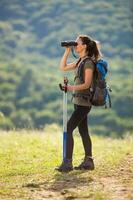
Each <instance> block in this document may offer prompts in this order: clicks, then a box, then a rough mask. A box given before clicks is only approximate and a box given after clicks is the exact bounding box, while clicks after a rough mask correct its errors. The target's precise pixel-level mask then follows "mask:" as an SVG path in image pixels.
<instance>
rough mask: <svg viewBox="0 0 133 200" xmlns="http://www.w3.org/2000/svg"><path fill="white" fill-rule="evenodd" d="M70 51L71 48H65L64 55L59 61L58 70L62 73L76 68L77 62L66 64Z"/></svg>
mask: <svg viewBox="0 0 133 200" xmlns="http://www.w3.org/2000/svg"><path fill="white" fill-rule="evenodd" d="M70 51H71V48H69V47H67V48H66V50H65V53H64V55H63V57H62V59H61V61H60V70H62V71H68V70H72V69H74V68H75V67H76V63H77V61H75V62H73V63H70V64H67V59H68V56H69V54H70Z"/></svg>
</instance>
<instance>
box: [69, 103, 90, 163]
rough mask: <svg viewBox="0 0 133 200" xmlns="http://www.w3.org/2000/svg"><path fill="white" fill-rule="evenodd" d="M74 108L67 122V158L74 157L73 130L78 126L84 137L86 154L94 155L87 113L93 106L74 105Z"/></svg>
mask: <svg viewBox="0 0 133 200" xmlns="http://www.w3.org/2000/svg"><path fill="white" fill-rule="evenodd" d="M74 109H75V110H74V112H73V114H72V116H71V117H70V119H69V121H68V123H67V134H68V135H67V148H66V158H67V159H72V154H73V146H74V140H73V131H74V129H75V128H76V127H78V129H79V133H80V136H81V138H82V142H83V146H84V151H85V155H86V156H92V142H91V138H90V135H89V131H88V125H87V114H88V113H89V112H90V110H91V107H89V106H79V105H74Z"/></svg>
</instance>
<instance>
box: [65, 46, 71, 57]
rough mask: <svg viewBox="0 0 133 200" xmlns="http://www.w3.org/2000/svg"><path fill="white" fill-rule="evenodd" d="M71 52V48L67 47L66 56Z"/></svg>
mask: <svg viewBox="0 0 133 200" xmlns="http://www.w3.org/2000/svg"><path fill="white" fill-rule="evenodd" d="M70 52H71V47H66V48H65V54H66V55H69V54H70Z"/></svg>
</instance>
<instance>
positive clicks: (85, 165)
mask: <svg viewBox="0 0 133 200" xmlns="http://www.w3.org/2000/svg"><path fill="white" fill-rule="evenodd" d="M94 168H95V166H94V162H93V158H92V157H90V156H85V158H84V161H83V162H82V163H81V164H80V165H79V166H77V167H74V169H75V170H94Z"/></svg>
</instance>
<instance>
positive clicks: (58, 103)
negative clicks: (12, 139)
mask: <svg viewBox="0 0 133 200" xmlns="http://www.w3.org/2000/svg"><path fill="white" fill-rule="evenodd" d="M132 11H133V3H132V1H130V0H127V1H124V0H121V1H120V0H112V1H106V0H94V1H87V0H72V1H69V0H68V1H61V0H56V1H54V0H49V1H44V0H37V1H35V0H32V1H31V0H23V1H22V0H11V1H8V0H0V70H1V72H0V111H1V115H0V116H1V117H0V127H1V128H11V127H14V126H15V127H20V128H22V127H29V128H31V127H35V128H40V127H43V126H44V125H45V124H47V123H53V122H56V123H59V124H61V122H62V117H61V116H62V94H61V92H60V91H59V89H58V83H59V82H61V81H62V77H63V75H64V74H62V73H61V72H60V71H59V70H58V65H59V60H60V58H61V56H62V53H63V51H64V49H63V48H61V47H60V42H61V41H62V40H69V39H75V38H76V37H77V36H78V35H79V34H82V33H83V34H88V35H91V36H92V37H93V38H94V39H96V40H99V41H100V42H101V44H102V52H103V54H104V56H105V57H106V59H108V61H109V64H110V67H109V83H110V84H111V86H112V89H113V92H112V101H113V103H112V104H113V108H112V110H107V111H105V110H103V109H97V110H94V111H93V112H92V115H91V118H90V123H91V127H92V130H93V129H94V132H96V133H97V132H98V133H101V134H106V135H109V134H111V133H112V134H116V132H117V133H118V134H122V133H124V132H125V131H127V132H128V131H130V130H132V129H133V125H132V121H131V119H132V116H133V114H132V113H133V110H132V100H133V95H132V93H133V89H132V84H131V80H132V76H133V73H132V66H133V64H132V56H133V40H132V36H133V28H132V26H133V24H132V18H133V12H132ZM72 59H74V58H72V57H71V58H70V60H72ZM66 75H67V76H68V77H69V79H70V82H71V83H72V82H73V78H72V74H71V73H68V74H66ZM70 98H71V97H70ZM70 98H69V113H71V111H72V109H73V108H72V104H71V103H70ZM96 122H97V124H98V125H97V127H95V123H96Z"/></svg>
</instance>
